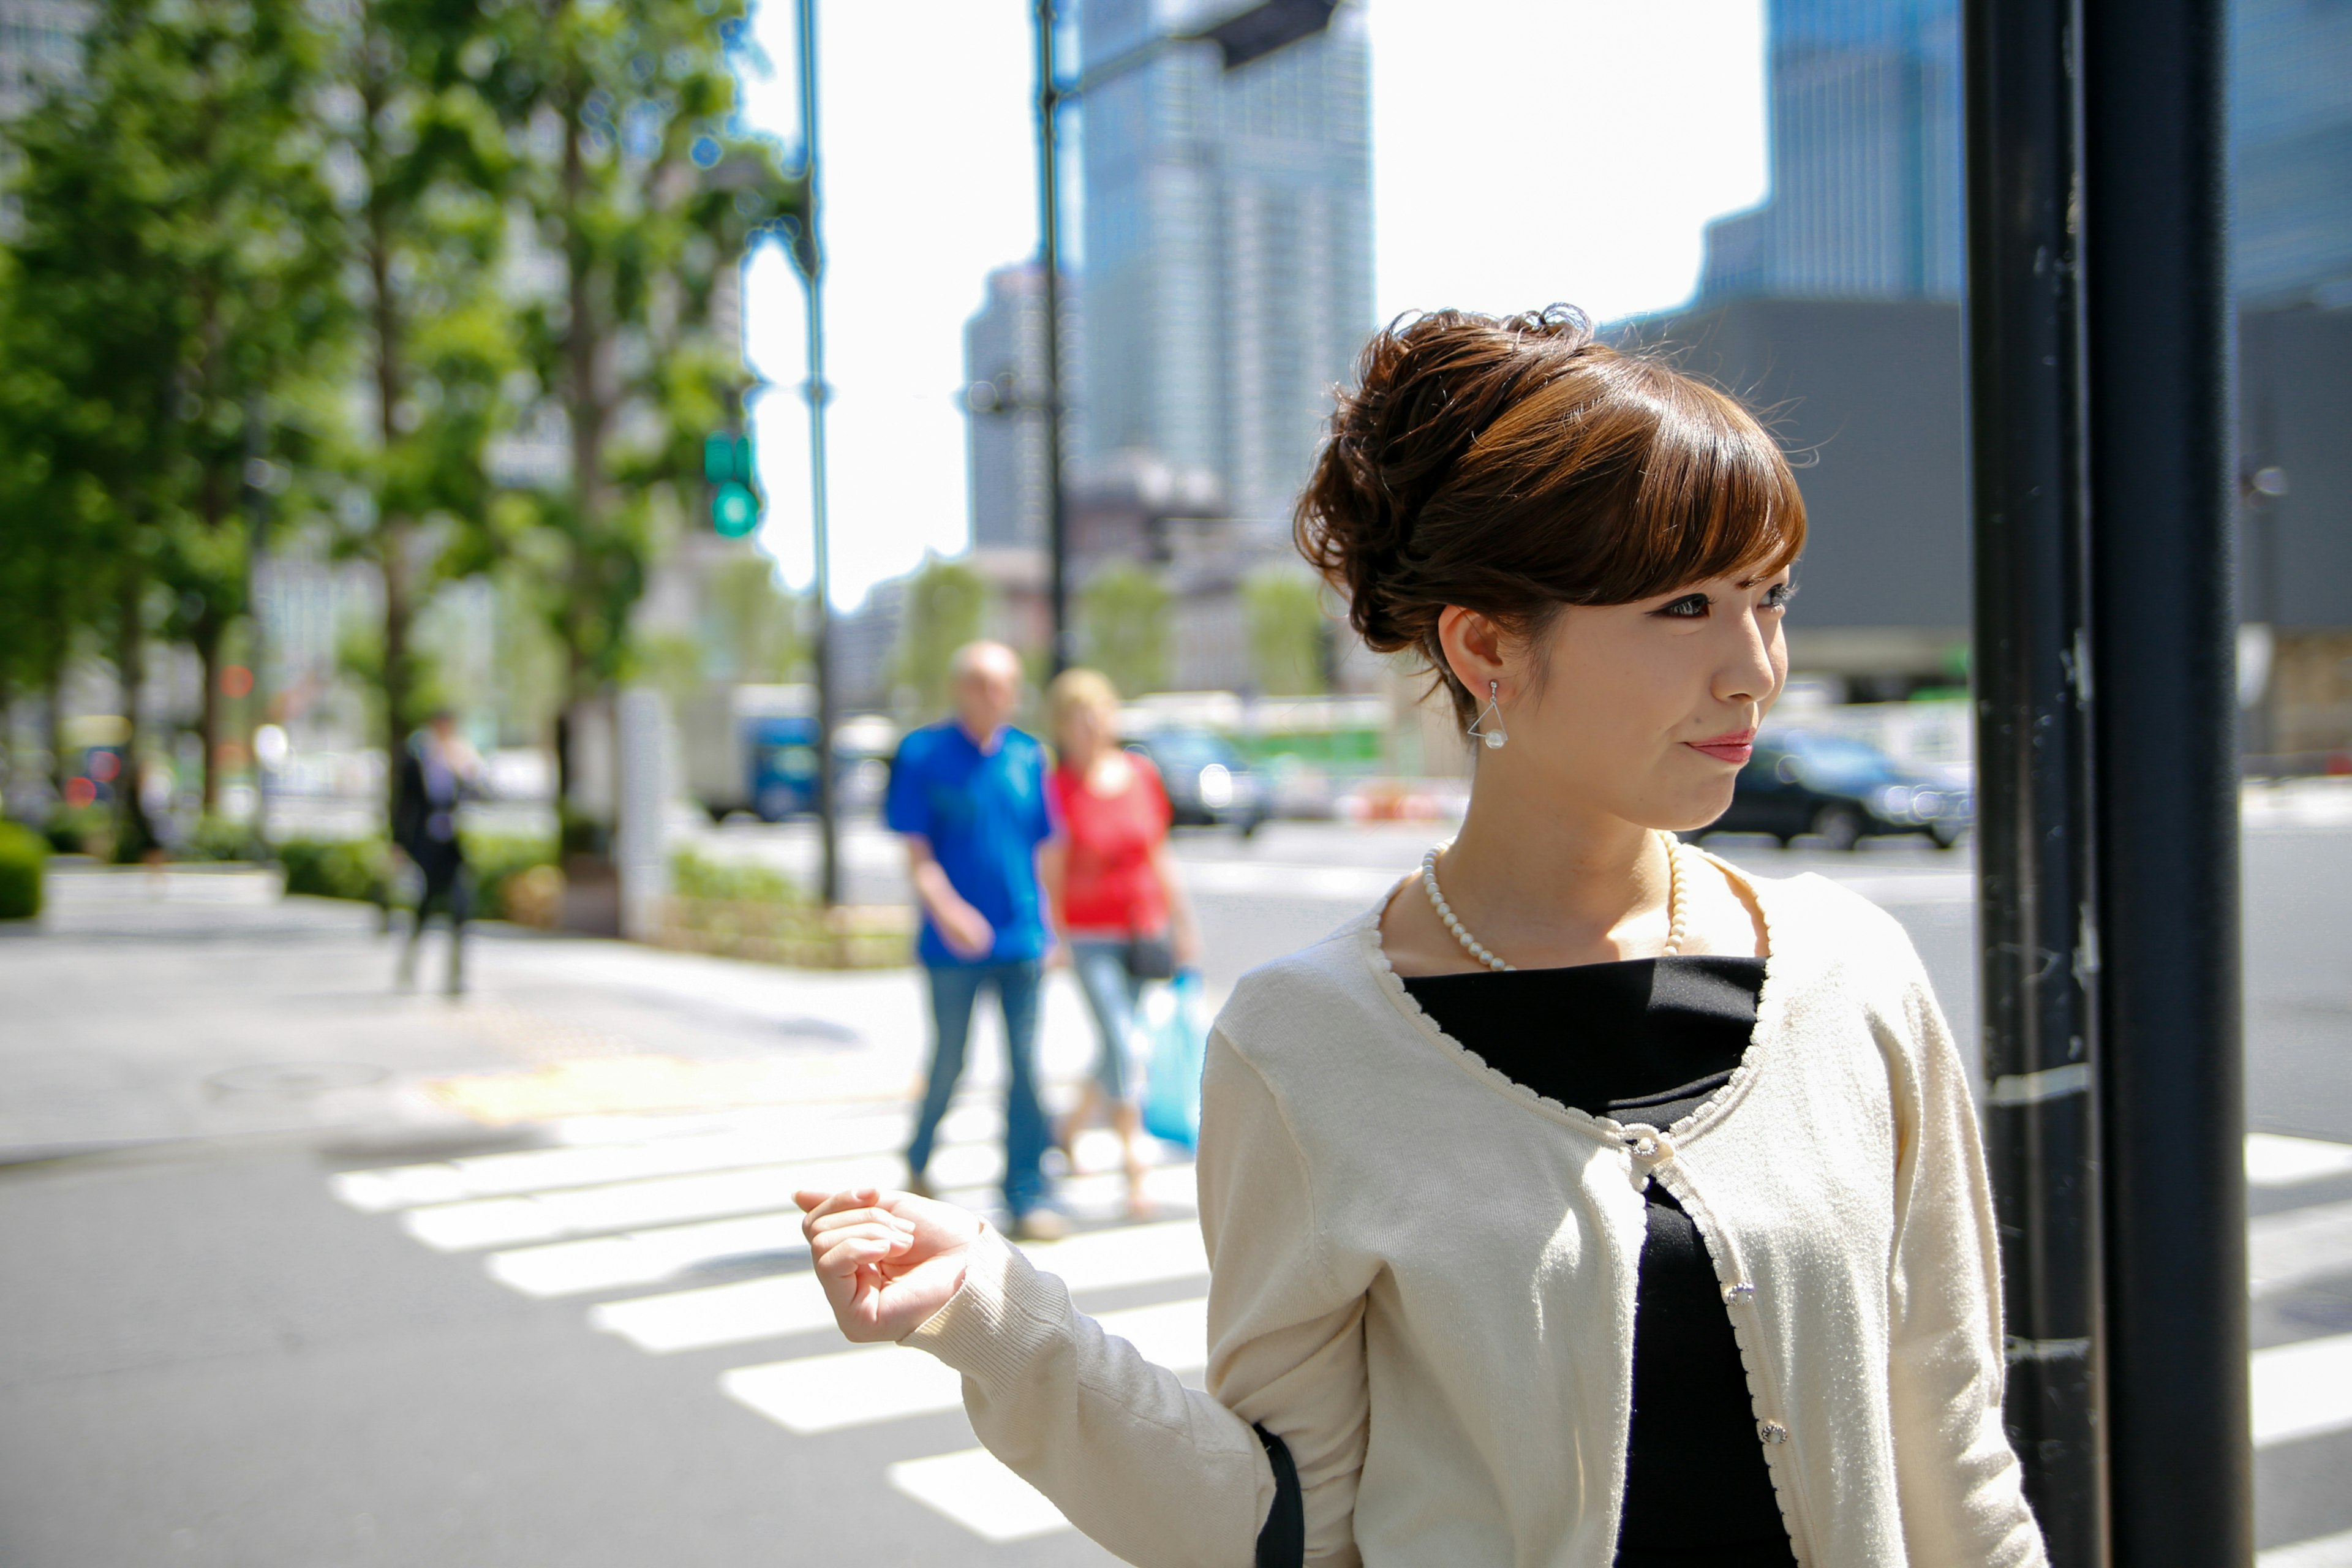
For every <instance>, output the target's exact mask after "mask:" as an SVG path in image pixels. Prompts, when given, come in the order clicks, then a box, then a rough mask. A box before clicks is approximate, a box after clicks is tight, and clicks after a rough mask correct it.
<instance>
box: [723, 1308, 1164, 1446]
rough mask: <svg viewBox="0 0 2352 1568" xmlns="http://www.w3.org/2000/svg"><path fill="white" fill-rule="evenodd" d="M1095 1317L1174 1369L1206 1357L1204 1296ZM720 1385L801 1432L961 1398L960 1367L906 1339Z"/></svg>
mask: <svg viewBox="0 0 2352 1568" xmlns="http://www.w3.org/2000/svg"><path fill="white" fill-rule="evenodd" d="M1095 1321H1096V1322H1097V1323H1098V1324H1100V1325H1101V1326H1102V1331H1103V1332H1104V1333H1106V1334H1116V1335H1117V1336H1118V1338H1120V1339H1123V1340H1125V1341H1127V1342H1128V1343H1129V1344H1131V1345H1133V1346H1134V1347H1135V1350H1136V1353H1137V1354H1139V1355H1140V1356H1141V1357H1142V1358H1143V1359H1144V1360H1145V1361H1148V1362H1150V1363H1153V1364H1154V1365H1157V1366H1162V1367H1166V1368H1167V1369H1168V1370H1169V1371H1171V1372H1174V1373H1186V1372H1196V1371H1198V1370H1199V1369H1200V1368H1201V1367H1202V1366H1204V1365H1206V1364H1207V1363H1208V1359H1209V1349H1208V1344H1209V1303H1208V1300H1207V1299H1206V1298H1205V1297H1198V1296H1196V1297H1193V1298H1192V1299H1190V1300H1182V1301H1169V1302H1165V1303H1163V1304H1161V1305H1160V1306H1156V1307H1135V1308H1130V1309H1129V1310H1126V1311H1123V1312H1105V1313H1103V1314H1102V1315H1101V1316H1100V1317H1098V1318H1097V1319H1096V1320H1095ZM719 1387H721V1388H722V1389H724V1390H726V1392H727V1394H728V1396H729V1397H730V1398H731V1399H734V1400H736V1401H737V1402H739V1403H740V1404H743V1405H750V1406H751V1408H752V1409H754V1410H756V1411H758V1412H759V1413H760V1414H761V1415H765V1416H766V1417H767V1418H768V1419H769V1420H771V1421H773V1422H774V1423H775V1424H776V1425H777V1426H782V1427H783V1428H784V1429H785V1430H786V1431H788V1432H797V1433H799V1434H801V1435H802V1436H814V1435H816V1434H817V1433H820V1432H838V1431H840V1430H841V1429H843V1428H844V1427H847V1426H875V1425H877V1424H879V1423H881V1422H884V1421H898V1420H902V1419H904V1418H906V1417H907V1416H909V1415H939V1414H940V1413H942V1412H945V1411H950V1410H954V1409H958V1408H960V1407H961V1405H962V1404H963V1378H962V1376H961V1373H957V1372H956V1371H955V1370H954V1369H953V1368H952V1367H950V1366H949V1365H948V1364H947V1363H945V1362H942V1361H940V1360H939V1359H938V1358H937V1357H935V1356H933V1355H931V1354H929V1352H924V1351H919V1350H912V1349H908V1348H907V1347H905V1346H901V1345H884V1346H880V1347H869V1348H866V1349H861V1350H854V1351H839V1352H834V1353H832V1354H830V1355H813V1356H801V1357H798V1358H796V1359H794V1360H792V1361H779V1362H770V1363H766V1364H765V1365H762V1366H739V1367H737V1368H735V1369H734V1370H733V1371H731V1372H729V1373H726V1374H724V1375H723V1376H721V1377H720V1378H719Z"/></svg>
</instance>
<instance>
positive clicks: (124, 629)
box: [114, 552, 155, 864]
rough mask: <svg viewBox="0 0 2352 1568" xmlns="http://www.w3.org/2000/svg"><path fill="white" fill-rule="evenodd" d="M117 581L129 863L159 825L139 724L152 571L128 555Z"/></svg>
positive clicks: (120, 795) (122, 845)
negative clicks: (147, 796)
mask: <svg viewBox="0 0 2352 1568" xmlns="http://www.w3.org/2000/svg"><path fill="white" fill-rule="evenodd" d="M120 571H121V577H120V579H119V581H118V583H117V586H116V595H117V596H116V600H115V627H114V673H115V679H116V680H117V681H118V682H119V683H120V684H121V691H122V704H121V706H122V723H123V736H122V766H121V769H119V770H118V771H117V772H116V773H115V775H114V858H115V860H116V861H117V862H118V863H123V864H127V863H130V862H131V861H136V860H140V859H143V858H145V857H146V855H147V852H148V851H149V850H151V849H152V848H154V847H155V826H154V824H153V823H152V822H150V821H149V820H148V819H147V805H146V803H145V802H144V801H142V800H141V799H140V798H139V729H140V725H141V722H142V720H143V718H144V715H143V714H142V711H141V710H142V708H143V707H144V706H145V697H146V686H147V679H146V675H147V671H146V664H147V614H146V605H145V602H144V601H145V599H146V596H147V574H146V573H144V572H143V571H142V570H140V568H139V566H138V564H137V563H136V561H135V560H134V559H131V558H128V552H126V559H124V560H123V561H122V563H121V567H120Z"/></svg>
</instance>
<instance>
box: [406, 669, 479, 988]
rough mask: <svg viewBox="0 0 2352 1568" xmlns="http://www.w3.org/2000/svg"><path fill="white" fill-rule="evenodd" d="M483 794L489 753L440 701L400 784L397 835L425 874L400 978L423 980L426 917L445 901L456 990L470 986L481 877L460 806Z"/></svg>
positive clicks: (417, 737) (412, 747)
mask: <svg viewBox="0 0 2352 1568" xmlns="http://www.w3.org/2000/svg"><path fill="white" fill-rule="evenodd" d="M481 794H482V759H481V757H480V756H479V754H478V753H477V752H475V750H474V748H473V747H472V746H470V745H468V744H467V742H466V738H465V737H464V736H462V735H460V734H458V733H457V715H455V714H453V713H451V712H450V711H449V710H447V709H446V708H443V709H437V710H435V712H434V713H433V716H432V717H431V718H429V719H427V720H426V721H425V728H423V729H421V730H419V731H416V732H415V734H413V735H411V736H409V738H408V744H407V745H406V746H405V747H404V748H403V750H402V752H401V755H400V775H399V783H398V785H397V787H396V788H395V789H394V792H393V808H392V841H393V843H394V846H396V847H398V848H399V850H400V852H401V853H402V854H403V855H405V856H406V857H408V858H409V860H410V862H411V863H412V864H414V865H415V868H416V870H417V873H418V875H419V877H420V878H421V879H422V880H423V884H424V885H423V889H422V890H421V891H420V892H419V893H418V894H417V898H416V919H415V923H414V924H413V925H411V926H410V927H409V930H408V942H407V943H406V945H405V946H404V947H403V948H402V949H401V952H400V984H401V985H402V986H403V987H407V986H410V985H413V984H415V983H416V958H417V953H418V952H419V951H420V950H421V949H422V948H423V947H424V945H425V920H426V918H427V917H428V916H429V915H430V914H431V913H432V912H433V910H436V909H438V910H442V911H444V912H445V913H446V915H447V917H448V920H449V994H450V995H452V996H455V995H457V994H459V993H460V992H462V991H464V990H465V988H466V921H467V918H468V917H469V916H470V915H471V914H472V913H473V902H474V877H473V871H472V870H471V868H468V867H467V864H466V845H465V841H464V840H463V839H462V838H460V837H458V834H457V808H458V807H459V806H460V805H463V804H464V803H465V802H467V801H468V800H473V799H478V798H479V797H480V795H481Z"/></svg>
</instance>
